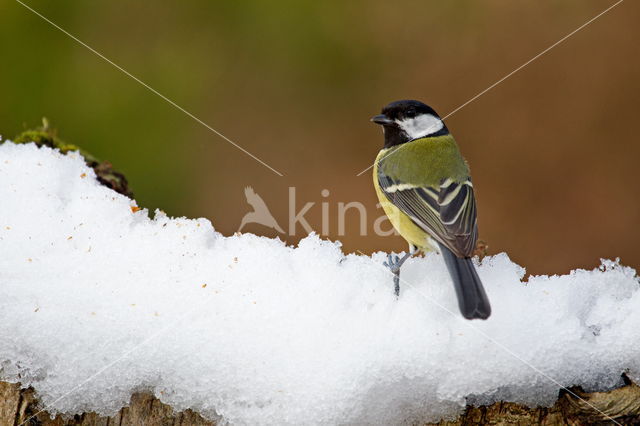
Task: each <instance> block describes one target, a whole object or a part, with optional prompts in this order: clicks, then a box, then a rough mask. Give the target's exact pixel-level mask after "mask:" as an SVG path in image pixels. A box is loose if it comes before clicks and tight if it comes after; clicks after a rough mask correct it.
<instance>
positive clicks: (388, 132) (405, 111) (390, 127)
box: [371, 100, 449, 148]
mask: <svg viewBox="0 0 640 426" xmlns="http://www.w3.org/2000/svg"><path fill="white" fill-rule="evenodd" d="M371 121H373V122H374V123H376V124H380V125H382V128H383V129H384V146H385V148H389V147H391V146H394V145H400V144H403V143H405V142H409V141H412V140H414V139H419V138H423V137H426V136H440V135H446V134H448V133H449V130H448V129H447V126H445V125H444V122H443V121H442V119H441V118H440V116H438V114H437V113H436V112H435V111H434V110H433V108H431V107H430V106H428V105H425V104H423V103H422V102H420V101H413V100H405V101H396V102H391V103H390V104H389V105H387V106H386V107H384V108H382V114H380V115H376V116H375V117H373V118H372V119H371Z"/></svg>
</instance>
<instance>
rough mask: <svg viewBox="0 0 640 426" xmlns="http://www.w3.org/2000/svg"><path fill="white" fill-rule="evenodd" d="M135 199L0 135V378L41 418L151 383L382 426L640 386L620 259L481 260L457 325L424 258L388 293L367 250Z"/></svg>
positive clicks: (252, 409) (442, 276)
mask: <svg viewBox="0 0 640 426" xmlns="http://www.w3.org/2000/svg"><path fill="white" fill-rule="evenodd" d="M132 206H135V201H132V200H130V199H128V198H126V197H124V196H121V195H119V194H117V193H115V192H113V191H111V190H109V189H107V188H105V187H103V186H100V185H99V184H98V183H97V181H96V180H95V178H94V173H93V171H92V170H91V169H89V168H87V167H86V166H85V164H84V162H83V160H82V158H80V157H79V156H78V155H77V154H69V155H67V156H64V155H61V154H59V153H58V152H56V151H53V150H50V149H47V148H42V149H38V148H36V147H35V146H33V145H14V144H12V143H5V144H4V145H1V146H0V379H3V380H9V381H20V382H22V384H23V385H24V386H33V387H34V388H35V389H36V391H37V392H38V395H39V397H40V399H41V401H42V402H43V403H44V405H45V407H46V408H47V409H48V410H49V411H50V412H52V413H56V412H63V413H77V412H82V411H87V410H95V411H97V412H99V413H102V414H110V413H113V412H114V411H115V410H117V409H119V408H120V407H121V406H123V405H124V404H126V403H127V402H128V400H129V397H130V395H131V393H132V392H133V391H137V390H150V391H151V392H153V393H154V394H155V395H156V396H157V397H158V398H160V400H162V401H163V402H166V403H168V404H170V405H172V406H173V407H174V408H176V409H178V410H181V409H185V408H193V409H194V410H196V411H198V412H200V413H202V414H204V415H205V416H207V417H209V418H216V417H217V416H221V417H222V418H223V419H224V420H226V421H229V422H231V423H232V424H274V425H283V424H349V423H351V424H354V423H357V424H362V423H375V424H398V423H402V422H405V421H412V420H418V419H419V420H438V419H440V418H441V417H443V416H445V417H454V416H456V415H458V414H459V413H460V412H461V410H462V409H463V407H464V405H465V403H467V402H475V403H489V402H493V401H496V400H500V399H502V400H509V401H516V402H524V403H527V404H551V403H552V402H553V401H554V400H555V398H556V396H557V393H558V389H559V385H558V384H561V385H563V386H571V385H582V386H584V387H585V388H586V389H587V390H595V389H604V388H608V387H611V386H614V385H615V384H617V383H619V380H620V373H622V372H623V371H628V373H629V375H630V377H631V378H632V379H635V380H639V379H640V336H639V333H640V331H639V330H640V309H638V307H639V306H640V291H639V289H640V287H639V284H638V280H637V278H636V277H635V271H634V270H632V269H630V268H626V267H622V266H620V265H618V264H617V263H614V262H609V261H605V262H603V266H602V267H601V268H599V269H596V270H594V271H582V270H579V271H574V272H572V273H571V274H569V275H565V276H554V277H546V276H540V277H534V278H531V279H530V280H529V282H527V283H523V282H522V281H521V279H522V277H523V275H524V269H522V268H521V267H520V266H518V265H516V264H514V263H513V262H511V261H510V260H509V258H508V257H507V255H506V254H500V255H497V256H494V257H492V258H487V259H485V261H484V262H483V263H482V265H480V267H479V273H480V276H481V277H482V279H483V281H484V283H485V285H486V288H487V292H488V294H489V296H490V298H491V301H492V306H493V315H492V317H491V318H490V320H489V321H486V322H469V321H465V320H463V319H461V317H460V315H459V314H458V311H457V305H456V298H455V295H454V293H453V289H452V285H451V283H450V281H449V278H448V275H447V273H446V270H445V266H444V262H443V261H442V259H441V258H440V257H439V256H437V255H429V256H427V257H426V258H420V259H412V260H410V261H409V262H407V263H406V264H405V265H406V266H405V267H404V268H403V279H405V280H407V281H408V282H409V283H411V286H407V285H404V286H403V288H402V294H401V297H400V299H399V300H396V299H395V298H394V296H393V291H392V283H391V278H390V276H389V274H388V272H387V271H386V270H385V269H384V268H383V267H382V266H381V265H382V262H383V260H384V254H383V253H378V254H376V255H374V256H372V257H367V256H356V255H347V256H345V255H344V254H343V253H342V251H341V249H340V247H339V244H336V243H332V242H327V241H322V240H320V239H319V238H318V237H316V236H309V237H308V238H305V239H304V240H302V241H301V242H300V245H299V247H297V248H292V247H287V246H286V245H284V244H283V243H282V242H280V241H277V240H272V239H268V238H260V237H257V236H254V235H250V234H245V235H242V236H233V237H224V236H222V235H220V234H218V233H216V232H215V231H214V229H213V227H212V226H211V223H210V222H209V221H208V220H206V219H194V220H190V219H185V218H177V219H171V218H168V217H166V216H165V215H163V214H162V213H159V212H158V213H156V215H155V218H154V219H150V218H149V217H148V213H147V211H145V210H141V211H135V210H136V209H132ZM439 305H441V306H439ZM443 308H446V309H447V310H449V311H451V312H453V313H454V314H455V315H452V314H451V313H449V312H447V310H445V309H443ZM489 337H490V339H489ZM491 339H493V340H491ZM496 342H497V343H499V344H497V343H496ZM500 345H503V346H500ZM505 348H506V349H505ZM510 351H511V353H510ZM514 355H515V356H514ZM518 357H519V358H520V359H518ZM527 364H529V365H530V366H529V365H527ZM531 366H533V367H534V368H535V369H538V370H539V371H541V372H543V373H544V375H547V376H548V377H550V378H552V379H553V380H550V379H549V378H548V377H545V376H544V375H541V374H540V372H538V371H536V370H535V369H534V368H532V367H531ZM554 381H555V382H554Z"/></svg>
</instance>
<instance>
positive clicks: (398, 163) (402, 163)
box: [379, 135, 469, 186]
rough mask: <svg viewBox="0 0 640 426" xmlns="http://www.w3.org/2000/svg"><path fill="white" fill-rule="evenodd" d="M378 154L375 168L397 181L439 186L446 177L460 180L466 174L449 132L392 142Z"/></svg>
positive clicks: (467, 173) (467, 174)
mask: <svg viewBox="0 0 640 426" xmlns="http://www.w3.org/2000/svg"><path fill="white" fill-rule="evenodd" d="M379 158H380V160H379V170H380V171H381V172H382V173H384V174H386V175H387V176H389V177H390V178H392V179H393V180H397V181H401V182H406V183H412V184H416V185H423V186H439V185H440V182H441V181H442V180H443V179H446V178H450V179H453V180H454V182H462V181H464V180H465V179H467V178H468V177H469V166H468V165H467V162H466V161H465V160H464V158H462V155H461V154H460V151H459V150H458V145H457V144H456V141H455V139H454V138H453V136H451V135H444V136H436V137H426V138H421V139H416V140H414V141H411V142H407V143H404V144H402V145H398V146H394V147H391V148H389V149H388V150H386V151H385V152H383V153H382V154H381V155H380V157H379Z"/></svg>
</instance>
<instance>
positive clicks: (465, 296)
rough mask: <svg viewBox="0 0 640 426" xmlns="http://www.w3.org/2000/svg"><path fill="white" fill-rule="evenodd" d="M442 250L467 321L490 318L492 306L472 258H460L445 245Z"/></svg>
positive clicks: (461, 309)
mask: <svg viewBox="0 0 640 426" xmlns="http://www.w3.org/2000/svg"><path fill="white" fill-rule="evenodd" d="M440 250H441V251H442V255H443V256H444V260H445V263H446V264H447V269H449V273H450V274H451V279H452V280H453V285H454V287H455V289H456V296H458V306H459V307H460V312H461V313H462V316H463V317H465V318H466V319H487V318H489V316H490V315H491V305H489V299H488V298H487V294H486V293H485V291H484V288H483V287H482V282H481V281H480V277H479V276H478V273H477V272H476V268H475V266H473V262H472V261H471V258H469V257H458V256H456V255H455V254H453V252H452V251H451V250H449V249H448V248H447V247H445V246H443V245H440Z"/></svg>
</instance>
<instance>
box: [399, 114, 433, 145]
mask: <svg viewBox="0 0 640 426" xmlns="http://www.w3.org/2000/svg"><path fill="white" fill-rule="evenodd" d="M396 123H398V125H399V126H400V128H401V129H402V130H403V131H404V132H405V133H406V134H407V135H409V137H410V138H411V139H418V138H422V137H425V136H427V135H430V134H433V133H436V132H437V131H438V130H440V129H442V128H443V127H444V123H443V122H442V120H440V119H439V118H438V117H435V116H433V115H431V114H422V115H419V116H417V117H415V118H406V119H404V120H396Z"/></svg>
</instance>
